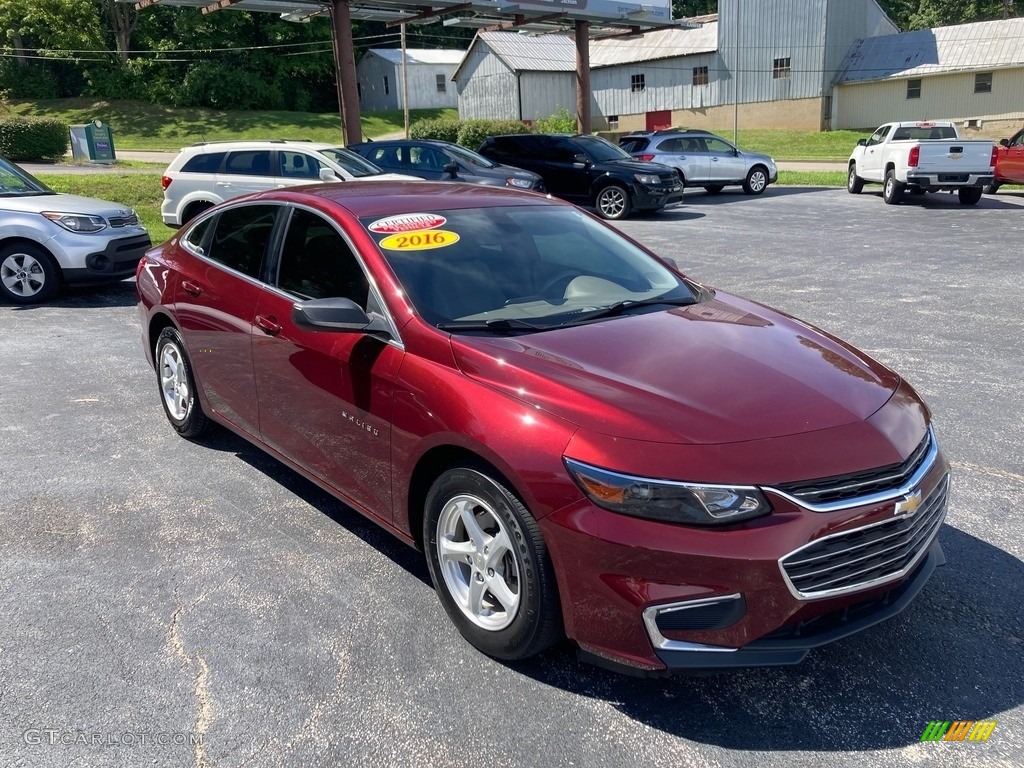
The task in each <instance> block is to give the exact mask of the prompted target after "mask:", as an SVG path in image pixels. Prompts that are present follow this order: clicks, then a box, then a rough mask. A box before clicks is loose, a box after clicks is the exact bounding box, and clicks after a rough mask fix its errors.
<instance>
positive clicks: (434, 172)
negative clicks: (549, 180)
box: [346, 139, 544, 192]
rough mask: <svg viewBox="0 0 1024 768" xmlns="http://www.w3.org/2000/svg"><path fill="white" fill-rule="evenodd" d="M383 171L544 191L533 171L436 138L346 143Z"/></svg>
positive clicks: (542, 183) (433, 179) (423, 177)
mask: <svg viewBox="0 0 1024 768" xmlns="http://www.w3.org/2000/svg"><path fill="white" fill-rule="evenodd" d="M346 148H347V149H350V150H352V151H353V152H358V153H359V154H360V155H362V156H363V157H364V158H366V159H367V160H369V161H370V162H371V163H373V164H374V165H379V166H380V167H381V168H383V169H384V170H386V171H392V172H395V173H409V174H412V175H413V176H419V177H420V178H422V179H427V180H429V181H468V182H470V183H471V184H488V185H490V186H496V187H516V188H517V189H532V190H535V191H537V192H543V191H544V180H543V179H542V178H541V177H540V176H538V175H537V174H536V173H531V172H530V171H524V170H522V169H521V168H514V167H512V166H510V165H501V164H500V163H495V162H493V161H491V160H488V159H487V158H486V157H484V156H483V155H479V154H477V153H476V152H473V151H472V150H469V149H466V148H465V147H460V146H459V145H458V144H452V143H450V142H447V141H438V140H436V139H389V140H386V141H367V142H364V143H362V144H349V145H348V147H346Z"/></svg>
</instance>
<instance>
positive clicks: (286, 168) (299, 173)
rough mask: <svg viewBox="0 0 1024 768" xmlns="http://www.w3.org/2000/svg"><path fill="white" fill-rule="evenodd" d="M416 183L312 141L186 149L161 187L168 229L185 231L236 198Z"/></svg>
mask: <svg viewBox="0 0 1024 768" xmlns="http://www.w3.org/2000/svg"><path fill="white" fill-rule="evenodd" d="M355 179H359V180H360V181H382V180H401V179H406V180H415V181H422V179H419V178H418V177H416V176H404V175H402V174H398V173H384V172H383V171H382V170H381V169H380V168H378V167H377V166H376V165H374V164H373V163H371V162H369V161H368V160H364V159H363V158H362V157H360V156H359V155H357V154H356V153H355V152H352V151H350V150H348V149H345V148H344V147H337V146H334V145H333V144H324V143H317V142H312V141H285V140H270V141H216V142H209V143H203V144H194V145H192V146H191V147H185V148H184V149H183V150H181V152H179V153H178V156H177V157H176V158H174V161H173V162H172V163H171V164H170V165H169V166H167V170H166V171H164V175H163V178H162V179H161V180H160V183H161V184H162V185H163V188H164V201H163V203H162V204H161V205H160V214H161V216H162V218H163V220H164V224H166V225H168V226H170V227H180V226H181V225H182V224H184V223H185V222H187V221H189V220H191V219H192V218H193V217H195V216H196V215H197V214H198V213H200V212H202V211H205V210H206V209H207V208H211V207H212V206H214V205H216V204H217V203H222V202H224V201H225V200H229V199H231V198H232V197H238V196H239V195H246V194H249V193H250V192H265V191H266V190H268V189H279V188H281V187H293V186H297V185H299V184H315V183H316V182H322V181H353V180H355Z"/></svg>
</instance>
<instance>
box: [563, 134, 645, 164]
mask: <svg viewBox="0 0 1024 768" xmlns="http://www.w3.org/2000/svg"><path fill="white" fill-rule="evenodd" d="M576 141H578V142H579V143H580V146H582V147H584V148H585V149H586V150H587V153H588V154H589V155H590V157H591V159H593V160H595V161H596V162H602V161H606V160H632V159H633V158H632V157H630V156H629V153H628V152H626V150H624V149H623V148H622V147H617V146H615V145H614V144H612V143H611V142H610V141H607V140H605V139H602V138H601V137H600V136H577V137H576Z"/></svg>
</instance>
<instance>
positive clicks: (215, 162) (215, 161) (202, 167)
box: [181, 152, 227, 173]
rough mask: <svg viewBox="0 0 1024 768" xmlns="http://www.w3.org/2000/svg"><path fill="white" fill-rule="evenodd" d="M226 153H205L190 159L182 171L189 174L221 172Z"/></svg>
mask: <svg viewBox="0 0 1024 768" xmlns="http://www.w3.org/2000/svg"><path fill="white" fill-rule="evenodd" d="M226 154H227V153H226V152H204V153H203V154H201V155H196V156H195V157H190V158H189V159H188V161H187V162H186V163H185V165H183V166H182V168H181V170H182V171H183V172H186V171H187V172H188V173H216V172H217V171H218V170H220V164H221V163H222V162H224V155H226Z"/></svg>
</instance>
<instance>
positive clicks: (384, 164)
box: [369, 146, 402, 168]
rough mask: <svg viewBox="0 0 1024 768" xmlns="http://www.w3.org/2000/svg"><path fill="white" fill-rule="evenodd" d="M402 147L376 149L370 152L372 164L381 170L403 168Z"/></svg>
mask: <svg viewBox="0 0 1024 768" xmlns="http://www.w3.org/2000/svg"><path fill="white" fill-rule="evenodd" d="M401 152H402V148H401V147H394V146H389V147H374V148H373V149H372V150H371V151H370V158H369V159H370V162H371V163H373V164H374V165H379V166H380V167H381V168H401V167H402V160H401V157H400V155H401Z"/></svg>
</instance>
